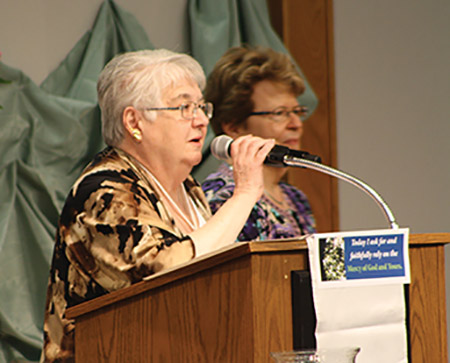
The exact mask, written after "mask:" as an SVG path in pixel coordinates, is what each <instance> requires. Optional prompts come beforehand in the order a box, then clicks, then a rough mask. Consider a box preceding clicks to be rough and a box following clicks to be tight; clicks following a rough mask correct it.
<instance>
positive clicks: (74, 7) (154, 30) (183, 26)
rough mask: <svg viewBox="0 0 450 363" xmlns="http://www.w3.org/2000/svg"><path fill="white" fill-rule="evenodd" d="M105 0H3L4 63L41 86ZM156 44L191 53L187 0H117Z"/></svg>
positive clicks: (0, 13) (0, 32)
mask: <svg viewBox="0 0 450 363" xmlns="http://www.w3.org/2000/svg"><path fill="white" fill-rule="evenodd" d="M102 3H103V0H76V1H71V0H0V9H1V10H0V52H1V53H2V61H3V62H4V63H5V64H7V65H9V66H12V67H14V68H18V69H20V70H22V71H23V72H25V74H26V75H28V76H29V77H31V79H32V80H33V81H35V82H36V83H37V84H40V83H41V82H42V81H43V80H44V79H45V77H47V75H48V74H49V73H50V72H51V71H53V70H54V69H55V68H56V67H57V66H58V65H59V63H60V62H61V61H62V60H63V59H64V57H65V56H66V55H67V53H68V52H69V51H70V50H71V49H72V48H73V46H74V45H75V43H76V42H77V41H78V40H79V39H80V38H81V37H82V36H83V35H84V34H85V32H86V31H87V30H89V29H90V28H91V27H92V25H93V23H94V20H95V17H96V15H97V13H98V10H99V9H100V6H101V4H102ZM115 3H116V4H117V5H119V6H121V7H122V8H123V9H125V10H127V11H129V12H131V13H132V14H133V15H134V16H135V17H136V18H137V20H138V22H139V23H140V24H141V25H142V26H143V27H144V29H145V30H146V31H147V35H148V37H149V39H150V41H151V42H152V43H153V45H154V46H155V47H164V48H168V49H171V50H175V51H180V52H184V51H188V50H189V38H188V35H189V34H188V31H187V29H188V17H187V9H186V8H187V0H164V1H161V0H115Z"/></svg>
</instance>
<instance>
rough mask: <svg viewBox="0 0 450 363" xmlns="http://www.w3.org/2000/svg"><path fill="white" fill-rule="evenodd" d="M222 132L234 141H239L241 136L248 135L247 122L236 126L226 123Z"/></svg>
mask: <svg viewBox="0 0 450 363" xmlns="http://www.w3.org/2000/svg"><path fill="white" fill-rule="evenodd" d="M222 130H223V131H224V132H225V134H227V135H228V136H231V137H232V138H233V139H237V138H238V137H239V136H242V135H247V134H248V132H247V130H246V128H245V122H244V123H241V124H235V123H232V122H230V123H226V124H224V125H222Z"/></svg>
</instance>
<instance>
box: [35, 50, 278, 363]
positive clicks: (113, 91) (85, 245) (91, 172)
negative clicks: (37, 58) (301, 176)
mask: <svg viewBox="0 0 450 363" xmlns="http://www.w3.org/2000/svg"><path fill="white" fill-rule="evenodd" d="M204 85H205V75H204V73H203V70H202V68H201V67H200V65H199V64H198V63H197V62H196V61H195V60H194V59H193V58H191V57H190V56H188V55H185V54H178V53H174V52H171V51H168V50H163V49H161V50H153V51H151V50H145V51H138V52H130V53H125V54H122V55H119V56H117V57H115V58H113V59H112V60H111V61H110V62H109V63H108V64H107V65H106V67H105V68H104V70H103V71H102V73H101V74H100V77H99V80H98V85H97V90H98V101H99V105H100V109H101V112H102V126H103V137H104V140H105V142H106V144H107V145H108V147H107V148H106V149H105V150H103V151H102V152H100V153H99V154H98V155H96V156H95V158H94V160H93V161H92V162H91V163H90V164H89V165H88V166H87V167H86V169H85V170H84V171H83V173H82V175H81V176H80V177H79V179H78V180H77V181H76V182H75V184H74V186H73V188H72V190H71V191H70V193H69V196H68V198H67V200H66V203H65V205H64V208H63V210H62V213H61V216H60V220H59V223H58V230H57V235H56V244H55V249H54V254H53V259H52V266H51V271H50V279H49V285H48V291H47V301H46V311H45V322H44V349H43V354H42V360H45V361H46V362H56V361H57V362H63V361H72V360H73V359H74V357H73V355H74V346H73V337H74V329H75V326H74V322H73V321H72V320H69V319H66V318H65V311H66V309H67V308H68V307H71V306H74V305H76V304H79V303H81V302H83V301H87V300H90V299H93V298H96V297H98V296H101V295H104V294H107V293H108V292H111V291H114V290H118V289H121V288H124V287H126V286H129V285H131V284H133V283H135V282H137V281H140V280H142V278H143V277H145V276H149V275H151V274H153V273H155V272H158V271H161V270H164V269H166V268H169V267H172V266H175V265H177V264H180V263H183V262H186V261H188V260H190V259H192V258H194V257H196V256H199V255H201V254H204V253H206V252H210V251H213V250H215V249H218V248H220V247H223V246H226V245H228V244H231V243H233V242H234V241H235V240H236V237H237V235H238V233H239V231H240V230H241V229H242V227H243V226H244V223H245V221H246V220H247V218H248V216H249V213H250V211H251V210H252V207H253V205H254V204H255V202H256V201H257V200H258V199H259V198H260V196H261V194H262V192H263V189H264V186H263V175H262V165H263V162H264V159H265V157H266V155H267V154H268V152H269V151H270V150H271V149H272V147H273V146H274V141H273V140H264V139H261V138H257V137H253V136H250V135H247V136H244V137H241V138H239V139H237V140H235V142H233V143H232V146H231V156H232V159H233V170H234V176H235V179H236V189H235V191H234V194H233V196H232V197H231V198H230V199H229V200H228V201H227V202H226V203H225V204H224V205H223V206H222V208H220V210H219V211H217V213H216V214H215V215H214V216H211V212H210V209H209V207H208V203H207V201H206V199H205V197H204V195H203V192H202V190H201V188H200V186H199V185H198V183H197V182H196V181H195V180H194V179H193V178H192V177H191V176H190V172H191V170H192V168H193V167H194V166H195V165H197V164H198V163H199V162H200V161H201V157H202V146H203V143H204V140H205V136H206V132H207V126H208V123H209V119H210V118H211V116H212V112H213V105H212V104H210V103H205V102H204V99H203V95H202V89H203V87H204Z"/></svg>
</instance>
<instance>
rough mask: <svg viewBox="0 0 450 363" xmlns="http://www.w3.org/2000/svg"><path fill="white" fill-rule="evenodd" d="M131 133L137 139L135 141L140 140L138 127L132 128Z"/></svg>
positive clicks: (140, 135)
mask: <svg viewBox="0 0 450 363" xmlns="http://www.w3.org/2000/svg"><path fill="white" fill-rule="evenodd" d="M131 134H132V135H133V137H134V138H135V139H136V140H137V141H141V140H142V134H141V132H140V131H139V130H138V129H134V130H133V131H132V132H131Z"/></svg>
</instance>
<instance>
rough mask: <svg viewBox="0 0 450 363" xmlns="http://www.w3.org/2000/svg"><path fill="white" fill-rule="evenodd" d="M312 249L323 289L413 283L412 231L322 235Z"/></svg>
mask: <svg viewBox="0 0 450 363" xmlns="http://www.w3.org/2000/svg"><path fill="white" fill-rule="evenodd" d="M314 237H315V241H318V243H314V244H312V245H310V246H308V247H309V248H310V249H318V251H317V253H314V255H315V256H318V258H316V259H315V260H314V261H311V263H315V264H316V265H317V266H316V267H317V270H318V271H320V276H319V278H318V283H319V284H320V287H321V288H325V287H336V285H339V286H343V285H348V286H354V285H358V284H363V285H367V284H389V283H402V284H408V283H409V282H410V269H409V255H408V237H409V230H408V229H407V228H403V229H395V230H393V229H389V230H373V231H363V232H339V233H318V234H315V235H314Z"/></svg>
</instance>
